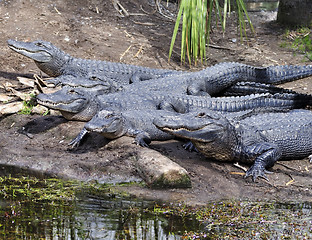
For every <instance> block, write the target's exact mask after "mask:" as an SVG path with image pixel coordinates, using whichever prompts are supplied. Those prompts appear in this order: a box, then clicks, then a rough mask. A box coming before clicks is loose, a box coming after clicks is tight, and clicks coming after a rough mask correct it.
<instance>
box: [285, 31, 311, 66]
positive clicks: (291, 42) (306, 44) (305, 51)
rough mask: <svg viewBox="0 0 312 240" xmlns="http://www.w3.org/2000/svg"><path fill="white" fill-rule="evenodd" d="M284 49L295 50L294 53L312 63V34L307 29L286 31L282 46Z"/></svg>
mask: <svg viewBox="0 0 312 240" xmlns="http://www.w3.org/2000/svg"><path fill="white" fill-rule="evenodd" d="M280 46H281V47H283V48H288V49H292V50H294V53H299V54H302V55H304V56H305V57H306V58H307V59H308V60H310V61H312V33H311V29H310V28H307V27H302V28H298V29H296V30H286V32H285V34H284V41H283V42H282V43H281V44H280Z"/></svg>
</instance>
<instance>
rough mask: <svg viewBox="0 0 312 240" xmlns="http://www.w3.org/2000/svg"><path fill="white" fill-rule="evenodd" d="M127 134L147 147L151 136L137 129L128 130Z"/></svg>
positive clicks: (137, 142) (138, 143)
mask: <svg viewBox="0 0 312 240" xmlns="http://www.w3.org/2000/svg"><path fill="white" fill-rule="evenodd" d="M128 134H129V136H132V137H135V138H134V142H135V143H136V144H137V145H140V146H142V147H148V145H149V144H150V143H151V137H150V136H149V134H148V133H147V132H144V131H138V130H129V131H128Z"/></svg>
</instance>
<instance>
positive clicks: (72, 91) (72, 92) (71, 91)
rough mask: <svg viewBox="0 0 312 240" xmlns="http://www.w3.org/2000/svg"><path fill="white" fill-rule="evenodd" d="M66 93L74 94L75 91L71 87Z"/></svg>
mask: <svg viewBox="0 0 312 240" xmlns="http://www.w3.org/2000/svg"><path fill="white" fill-rule="evenodd" d="M68 93H71V94H74V93H76V92H75V90H74V89H71V90H69V91H68Z"/></svg>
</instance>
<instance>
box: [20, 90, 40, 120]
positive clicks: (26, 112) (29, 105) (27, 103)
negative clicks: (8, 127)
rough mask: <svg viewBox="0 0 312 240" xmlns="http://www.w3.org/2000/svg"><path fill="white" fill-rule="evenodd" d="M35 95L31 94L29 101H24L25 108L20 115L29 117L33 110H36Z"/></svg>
mask: <svg viewBox="0 0 312 240" xmlns="http://www.w3.org/2000/svg"><path fill="white" fill-rule="evenodd" d="M35 97H36V96H35V95H34V94H30V95H29V100H23V108H22V109H21V110H20V111H19V112H18V113H19V114H24V115H29V114H31V111H32V109H33V108H34V106H35V105H36V104H35Z"/></svg>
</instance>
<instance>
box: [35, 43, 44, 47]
mask: <svg viewBox="0 0 312 240" xmlns="http://www.w3.org/2000/svg"><path fill="white" fill-rule="evenodd" d="M35 45H36V46H38V47H42V46H43V44H42V43H41V42H36V43H35Z"/></svg>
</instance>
